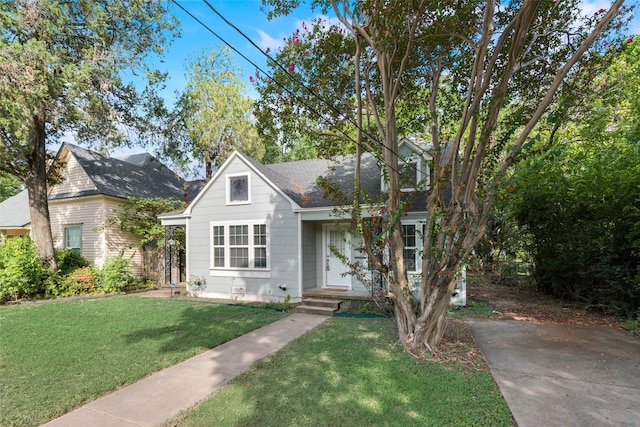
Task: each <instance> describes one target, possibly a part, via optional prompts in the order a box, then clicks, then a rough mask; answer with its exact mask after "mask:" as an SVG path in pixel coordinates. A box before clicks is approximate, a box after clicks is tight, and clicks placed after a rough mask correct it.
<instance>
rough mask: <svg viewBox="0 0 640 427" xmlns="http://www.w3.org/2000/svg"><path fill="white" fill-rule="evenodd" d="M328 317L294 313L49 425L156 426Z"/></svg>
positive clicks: (87, 405) (105, 397) (100, 426)
mask: <svg viewBox="0 0 640 427" xmlns="http://www.w3.org/2000/svg"><path fill="white" fill-rule="evenodd" d="M326 319H328V317H326V316H318V315H313V314H301V313H295V314H292V315H290V316H288V317H286V318H284V319H282V320H278V321H276V322H274V323H271V324H269V325H267V326H263V327H262V328H260V329H257V330H255V331H253V332H250V333H248V334H246V335H243V336H241V337H238V338H236V339H234V340H232V341H229V342H227V343H224V344H222V345H219V346H218V347H215V348H213V349H211V350H208V351H205V352H204V353H201V354H199V355H197V356H194V357H192V358H191V359H188V360H185V361H184V362H181V363H179V364H177V365H174V366H172V367H169V368H166V369H164V370H162V371H159V372H157V373H155V374H153V375H151V376H148V377H146V378H144V379H142V380H140V381H139V382H137V383H134V384H132V385H130V386H128V387H125V388H122V389H120V390H117V391H115V392H113V393H111V394H108V395H106V396H104V397H101V398H99V399H97V400H95V401H93V402H91V403H88V404H86V405H85V406H83V407H81V408H78V409H76V410H74V411H71V412H69V413H67V414H65V415H63V416H61V417H60V418H57V419H55V420H53V421H50V422H48V423H46V424H44V426H47V427H63V426H64V427H75V426H77V427H86V426H92V427H131V426H138V427H139V426H154V425H157V424H160V423H162V422H164V421H165V420H167V419H169V418H172V417H174V416H175V415H177V414H178V413H179V412H180V411H181V410H183V409H187V408H189V407H191V406H193V405H195V404H196V403H198V402H199V401H201V400H203V399H204V398H205V397H207V396H208V395H210V394H211V393H212V392H214V391H215V390H217V389H218V388H219V387H221V386H222V385H224V384H226V383H227V382H228V381H229V380H231V379H233V378H234V377H235V376H237V375H238V374H240V373H241V372H242V371H244V370H245V369H247V368H248V367H249V366H250V365H251V364H253V363H254V362H256V361H257V360H260V359H262V358H264V357H266V356H268V355H270V354H271V353H275V352H276V351H278V350H280V349H281V348H282V347H284V346H285V345H287V344H288V343H289V342H290V341H292V340H294V339H295V338H298V337H299V336H301V335H303V334H305V333H306V332H308V331H310V330H311V329H313V328H315V327H316V326H318V325H320V324H321V323H323V322H324V321H325V320H326Z"/></svg>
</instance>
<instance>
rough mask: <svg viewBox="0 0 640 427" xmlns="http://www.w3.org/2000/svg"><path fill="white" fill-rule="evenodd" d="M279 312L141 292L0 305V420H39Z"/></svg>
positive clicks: (271, 318)
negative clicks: (151, 296)
mask: <svg viewBox="0 0 640 427" xmlns="http://www.w3.org/2000/svg"><path fill="white" fill-rule="evenodd" d="M283 316H284V314H283V313H280V312H277V311H274V310H268V309H264V308H255V307H248V306H227V305H220V304H210V303H206V302H198V301H188V300H177V299H156V298H145V297H140V296H120V297H112V298H104V299H97V300H83V301H74V302H53V303H48V304H26V305H19V306H0V425H1V426H23V425H24V426H30V425H38V424H40V423H42V422H44V421H47V420H49V419H52V418H55V417H56V416H59V415H61V414H63V413H65V412H67V411H68V410H70V409H71V408H73V407H75V406H78V405H80V404H82V403H85V402H87V401H90V400H93V399H95V398H97V397H98V396H100V395H102V394H104V393H106V392H108V391H110V390H114V389H116V388H118V387H120V386H122V385H123V384H128V383H131V382H134V381H136V380H137V379H139V378H141V377H144V376H145V375H147V374H149V373H151V372H154V371H157V370H159V369H162V368H164V367H167V366H170V365H173V364H175V363H176V362H178V361H180V360H184V359H186V358H188V357H190V356H192V355H194V354H196V353H199V352H201V351H203V350H205V349H208V348H211V347H214V346H216V345H218V344H220V343H223V342H225V341H228V340H230V339H233V338H235V337H237V336H240V335H242V334H244V333H246V332H249V331H251V330H253V329H256V328H259V327H260V326H263V325H265V324H268V323H270V322H273V321H274V320H277V319H279V318H282V317H283Z"/></svg>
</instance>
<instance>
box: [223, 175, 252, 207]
mask: <svg viewBox="0 0 640 427" xmlns="http://www.w3.org/2000/svg"><path fill="white" fill-rule="evenodd" d="M249 188H250V186H249V174H242V175H228V176H227V204H228V205H241V204H247V203H250V202H251V199H250V194H249Z"/></svg>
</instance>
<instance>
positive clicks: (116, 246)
mask: <svg viewBox="0 0 640 427" xmlns="http://www.w3.org/2000/svg"><path fill="white" fill-rule="evenodd" d="M123 202H124V201H119V200H116V199H111V198H106V197H105V196H90V197H80V198H77V199H64V200H54V201H50V202H49V214H50V215H51V232H52V234H53V240H54V246H55V247H56V248H59V249H62V248H64V245H65V242H64V229H65V227H67V226H81V227H82V244H81V250H80V253H81V255H82V256H83V257H85V258H86V259H87V260H88V261H89V262H91V263H92V264H95V265H97V266H99V267H101V266H102V265H104V261H105V259H106V258H107V257H108V256H117V255H119V254H120V251H121V250H124V252H123V254H124V256H126V257H132V266H133V268H134V272H136V273H139V272H140V271H141V255H140V250H139V249H135V248H133V249H131V248H129V246H131V245H132V242H133V240H132V237H131V236H130V235H128V234H127V233H125V232H123V231H121V230H120V229H119V227H117V226H114V227H109V229H108V230H106V231H105V230H101V228H102V227H103V225H104V224H105V223H106V221H107V219H108V218H112V217H114V216H115V215H117V212H118V211H119V210H120V209H121V205H122V203H123Z"/></svg>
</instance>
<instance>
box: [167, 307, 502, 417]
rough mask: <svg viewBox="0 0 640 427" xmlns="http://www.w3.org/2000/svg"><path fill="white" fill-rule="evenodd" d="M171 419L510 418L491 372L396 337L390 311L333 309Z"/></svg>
mask: <svg viewBox="0 0 640 427" xmlns="http://www.w3.org/2000/svg"><path fill="white" fill-rule="evenodd" d="M165 425H166V426H234V427H235V426H365V425H366V426H511V425H513V421H512V418H511V414H510V412H509V409H508V408H507V406H506V404H505V402H504V400H503V399H502V397H501V395H500V392H499V390H498V387H497V386H496V384H495V383H494V381H493V379H492V378H491V376H490V374H488V373H486V372H483V371H482V370H480V369H476V368H474V367H471V368H470V367H469V366H468V365H466V366H463V365H458V364H456V363H444V362H443V361H442V359H436V360H435V361H434V360H431V359H430V360H426V359H424V360H419V359H415V358H413V357H412V356H410V355H408V354H407V353H406V352H405V351H404V350H403V349H402V347H401V346H400V344H398V342H397V339H396V337H395V330H394V321H393V320H392V319H353V318H333V319H331V320H329V321H328V322H326V323H324V324H323V325H321V326H320V327H318V328H316V329H314V330H313V331H311V332H309V333H307V334H306V335H304V336H302V337H301V338H299V339H297V340H295V341H294V342H292V343H291V344H289V345H288V346H287V347H285V348H284V349H282V350H281V351H279V352H278V353H276V354H274V355H272V356H270V357H268V358H266V359H265V360H263V361H261V362H259V363H257V364H255V365H253V366H252V367H251V368H249V370H247V371H246V372H244V373H243V374H241V375H240V376H238V377H237V378H236V379H235V380H233V381H231V382H230V383H229V384H227V385H226V386H225V387H223V388H222V389H221V390H219V391H218V392H216V393H214V394H213V395H212V396H211V397H210V398H209V399H207V400H205V401H204V402H203V403H201V404H200V405H199V406H198V407H196V408H195V409H194V410H192V411H189V412H186V413H184V414H182V415H180V416H178V417H176V418H175V419H173V420H170V421H168V422H167V423H165Z"/></svg>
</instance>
